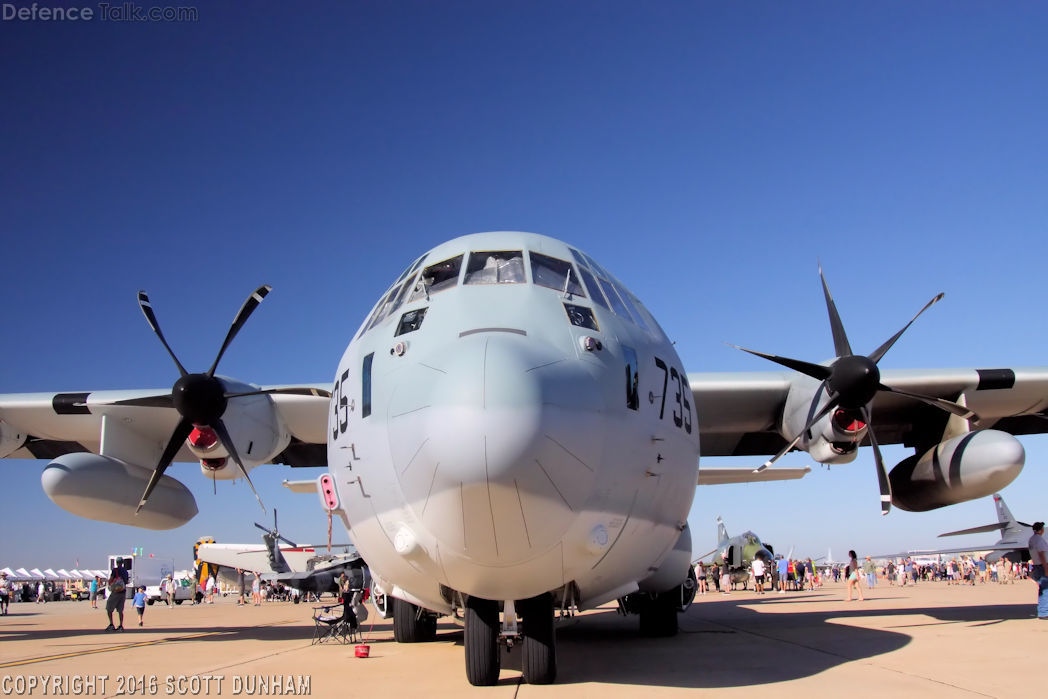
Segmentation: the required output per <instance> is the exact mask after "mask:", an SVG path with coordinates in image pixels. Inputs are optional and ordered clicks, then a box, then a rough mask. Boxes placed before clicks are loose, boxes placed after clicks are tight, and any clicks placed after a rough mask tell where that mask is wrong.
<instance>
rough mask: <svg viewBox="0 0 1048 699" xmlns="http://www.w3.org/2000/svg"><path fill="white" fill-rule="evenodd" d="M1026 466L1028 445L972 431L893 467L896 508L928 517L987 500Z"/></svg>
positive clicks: (991, 432) (891, 476) (992, 432)
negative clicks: (930, 512)
mask: <svg viewBox="0 0 1048 699" xmlns="http://www.w3.org/2000/svg"><path fill="white" fill-rule="evenodd" d="M1025 463H1026V451H1025V450H1024V449H1023V445H1022V444H1021V443H1020V442H1019V440H1018V439H1016V438H1015V437H1013V436H1012V435H1010V434H1008V433H1007V432H1000V431H998V430H978V431H976V432H969V433H967V434H963V435H961V436H959V437H954V438H953V439H949V440H947V441H945V442H942V443H941V444H938V445H936V446H935V448H934V449H930V450H929V451H928V452H926V453H925V454H924V455H922V456H920V457H918V456H917V455H914V456H911V457H910V458H908V459H906V460H904V461H903V462H901V463H900V464H899V465H898V466H896V467H895V468H893V469H892V471H891V473H890V474H888V477H889V479H890V480H891V484H892V504H893V505H895V506H896V507H898V508H900V509H903V510H909V511H911V512H926V511H927V510H934V509H936V508H939V507H945V506H946V505H956V504H957V503H959V502H967V501H968V500H975V499H977V498H982V497H986V496H987V495H991V494H993V493H995V492H997V491H998V490H1001V489H1002V488H1004V487H1005V486H1006V485H1008V484H1009V483H1011V482H1012V481H1013V480H1015V477H1016V476H1018V475H1019V472H1020V471H1022V470H1023V465H1024V464H1025Z"/></svg>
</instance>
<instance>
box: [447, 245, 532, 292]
mask: <svg viewBox="0 0 1048 699" xmlns="http://www.w3.org/2000/svg"><path fill="white" fill-rule="evenodd" d="M525 281H527V280H526V279H525V278H524V253H523V252H521V251H520V250H487V251H483V252H471V253H470V254H469V264H468V265H467V266H466V280H465V282H463V283H465V284H523V283H524V282H525Z"/></svg>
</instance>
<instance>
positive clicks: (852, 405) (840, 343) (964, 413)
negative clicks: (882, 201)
mask: <svg viewBox="0 0 1048 699" xmlns="http://www.w3.org/2000/svg"><path fill="white" fill-rule="evenodd" d="M819 278H820V279H821V280H822V291H823V295H824V296H825V297H826V310H827V312H828V314H829V316H830V329H831V331H832V332H833V346H834V350H835V351H836V354H837V358H836V359H835V360H834V361H833V362H831V363H830V365H829V366H826V365H823V364H813V363H811V362H805V361H803V360H800V359H790V358H789V357H780V356H777V355H774V354H765V353H764V352H757V351H756V350H751V349H746V348H745V347H739V346H738V345H732V346H733V347H735V348H736V349H740V350H742V351H743V352H749V353H750V354H753V355H756V356H758V357H763V358H764V359H767V360H769V361H772V362H775V363H776V364H780V365H782V366H785V367H787V368H790V369H793V370H794V371H798V372H800V373H802V374H804V375H806V376H810V377H811V378H813V379H816V380H819V381H822V382H824V383H825V387H826V391H827V394H828V396H829V400H828V401H827V402H826V405H824V406H823V407H822V409H820V410H819V411H818V412H816V413H815V415H813V416H812V418H811V419H810V420H808V424H806V425H805V426H804V428H803V429H801V431H800V432H799V433H798V435H797V437H795V438H794V439H793V441H791V442H790V443H789V444H787V445H786V446H785V447H784V448H783V449H781V450H780V451H779V453H777V454H776V455H775V456H773V457H771V458H770V459H768V460H767V461H765V462H764V463H763V464H761V466H759V467H758V468H757V469H756V471H763V470H764V469H766V468H768V467H769V466H771V465H772V464H773V463H775V462H776V461H778V460H779V459H780V458H781V457H782V456H783V455H785V454H786V453H787V452H789V451H790V450H792V449H793V448H794V447H795V446H797V443H798V442H800V441H801V437H803V436H804V434H805V433H807V432H808V430H810V429H811V428H812V427H813V426H814V425H815V424H816V423H817V422H819V420H821V419H822V418H824V417H825V416H826V415H828V414H829V413H830V412H831V411H833V410H836V409H838V408H845V409H850V410H858V411H859V412H860V414H861V415H862V420H863V421H864V422H865V423H866V425H868V426H869V430H868V431H867V434H868V435H869V438H870V446H872V447H873V457H874V464H875V467H876V469H877V485H878V487H879V489H880V491H881V514H882V515H886V514H888V512H889V511H890V510H891V501H892V490H891V482H890V481H889V480H888V472H887V470H886V469H885V467H884V459H883V458H882V456H881V449H880V446H879V445H878V444H877V437H876V435H875V434H874V429H873V424H872V420H871V415H870V409H869V404H870V402H871V401H872V400H873V398H874V396H876V395H877V393H879V392H882V391H883V392H886V393H895V394H898V395H901V396H906V397H908V398H912V399H914V400H918V401H921V402H923V403H927V404H928V405H932V406H934V407H936V408H939V409H940V410H945V411H946V412H948V413H952V414H954V415H958V416H960V417H962V418H965V419H966V420H970V421H972V422H977V421H978V419H979V418H978V416H977V415H976V414H975V413H974V412H972V411H971V410H969V409H968V408H967V407H965V406H963V405H959V404H957V403H954V402H952V401H948V400H944V399H942V398H936V397H935V396H926V395H922V394H918V393H910V392H908V391H902V390H899V389H896V388H892V387H891V386H887V385H885V384H883V383H881V372H880V369H878V367H877V364H878V363H879V362H880V360H881V359H882V358H883V357H884V355H885V354H886V353H887V352H888V350H889V349H891V348H892V346H893V345H894V344H895V342H896V341H897V340H898V339H899V338H900V337H901V336H902V334H903V333H904V332H906V330H907V329H908V328H909V327H910V326H911V325H913V322H914V321H915V320H917V318H918V317H919V316H920V315H921V314H922V313H924V312H925V311H926V310H928V309H929V308H931V306H932V305H933V304H935V303H937V302H938V301H940V300H941V299H942V298H943V294H938V295H937V296H936V297H935V298H933V299H932V300H931V301H929V302H928V303H927V304H925V306H924V308H922V309H921V310H920V311H918V312H917V314H916V315H915V316H913V318H911V319H910V322H909V323H907V324H906V325H904V326H903V328H902V330H900V331H899V332H897V333H895V334H894V335H892V336H891V337H890V338H888V340H887V341H886V342H885V343H884V344H882V345H881V346H880V347H878V348H877V349H876V350H874V351H873V352H872V353H871V354H870V355H868V356H864V355H861V354H855V353H854V352H852V348H851V343H850V342H848V334H847V333H846V332H845V330H844V323H843V322H842V321H841V317H840V314H839V313H838V312H837V305H836V304H835V303H834V302H833V297H832V296H831V295H830V288H829V286H828V285H827V284H826V277H825V276H824V275H823V273H822V267H821V266H820V267H819Z"/></svg>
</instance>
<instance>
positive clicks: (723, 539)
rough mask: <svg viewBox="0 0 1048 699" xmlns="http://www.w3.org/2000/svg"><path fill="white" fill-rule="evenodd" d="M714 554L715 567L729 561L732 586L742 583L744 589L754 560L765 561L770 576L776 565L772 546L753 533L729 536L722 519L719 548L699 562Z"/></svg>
mask: <svg viewBox="0 0 1048 699" xmlns="http://www.w3.org/2000/svg"><path fill="white" fill-rule="evenodd" d="M713 554H716V555H715V556H713V565H715V566H717V567H718V568H719V567H720V566H722V565H723V564H724V562H725V561H727V562H728V570H729V572H730V575H731V582H732V586H734V585H736V584H739V583H741V584H742V587H743V589H745V588H746V584H747V581H748V580H749V579H750V565H751V564H752V563H753V559H754V558H760V559H761V560H763V561H764V563H765V566H767V570H768V573H769V575H770V574H771V569H772V566H774V565H775V551H774V550H773V549H772V547H771V544H765V543H763V542H762V541H761V539H760V537H759V536H757V535H756V534H754V533H753V532H751V531H746V532H743V533H742V534H738V535H736V536H728V528H727V527H726V526H724V520H723V519H721V518H720V517H717V548H715V549H713V550H712V551H710V552H708V553H705V554H703V555H702V556H700V557H699V558H698V559H697V560H702V559H704V558H706V557H708V556H710V555H713Z"/></svg>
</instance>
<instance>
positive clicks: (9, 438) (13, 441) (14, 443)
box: [0, 420, 25, 459]
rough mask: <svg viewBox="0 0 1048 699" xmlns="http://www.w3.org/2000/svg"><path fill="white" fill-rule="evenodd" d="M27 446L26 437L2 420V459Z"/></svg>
mask: <svg viewBox="0 0 1048 699" xmlns="http://www.w3.org/2000/svg"><path fill="white" fill-rule="evenodd" d="M23 444H25V435H24V434H22V433H20V432H19V431H18V430H16V429H15V428H13V427H11V426H10V425H8V424H7V423H5V422H4V421H3V420H0V459H2V458H4V457H6V456H10V455H11V452H13V451H14V450H15V449H19V448H20V447H21V446H22V445H23Z"/></svg>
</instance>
